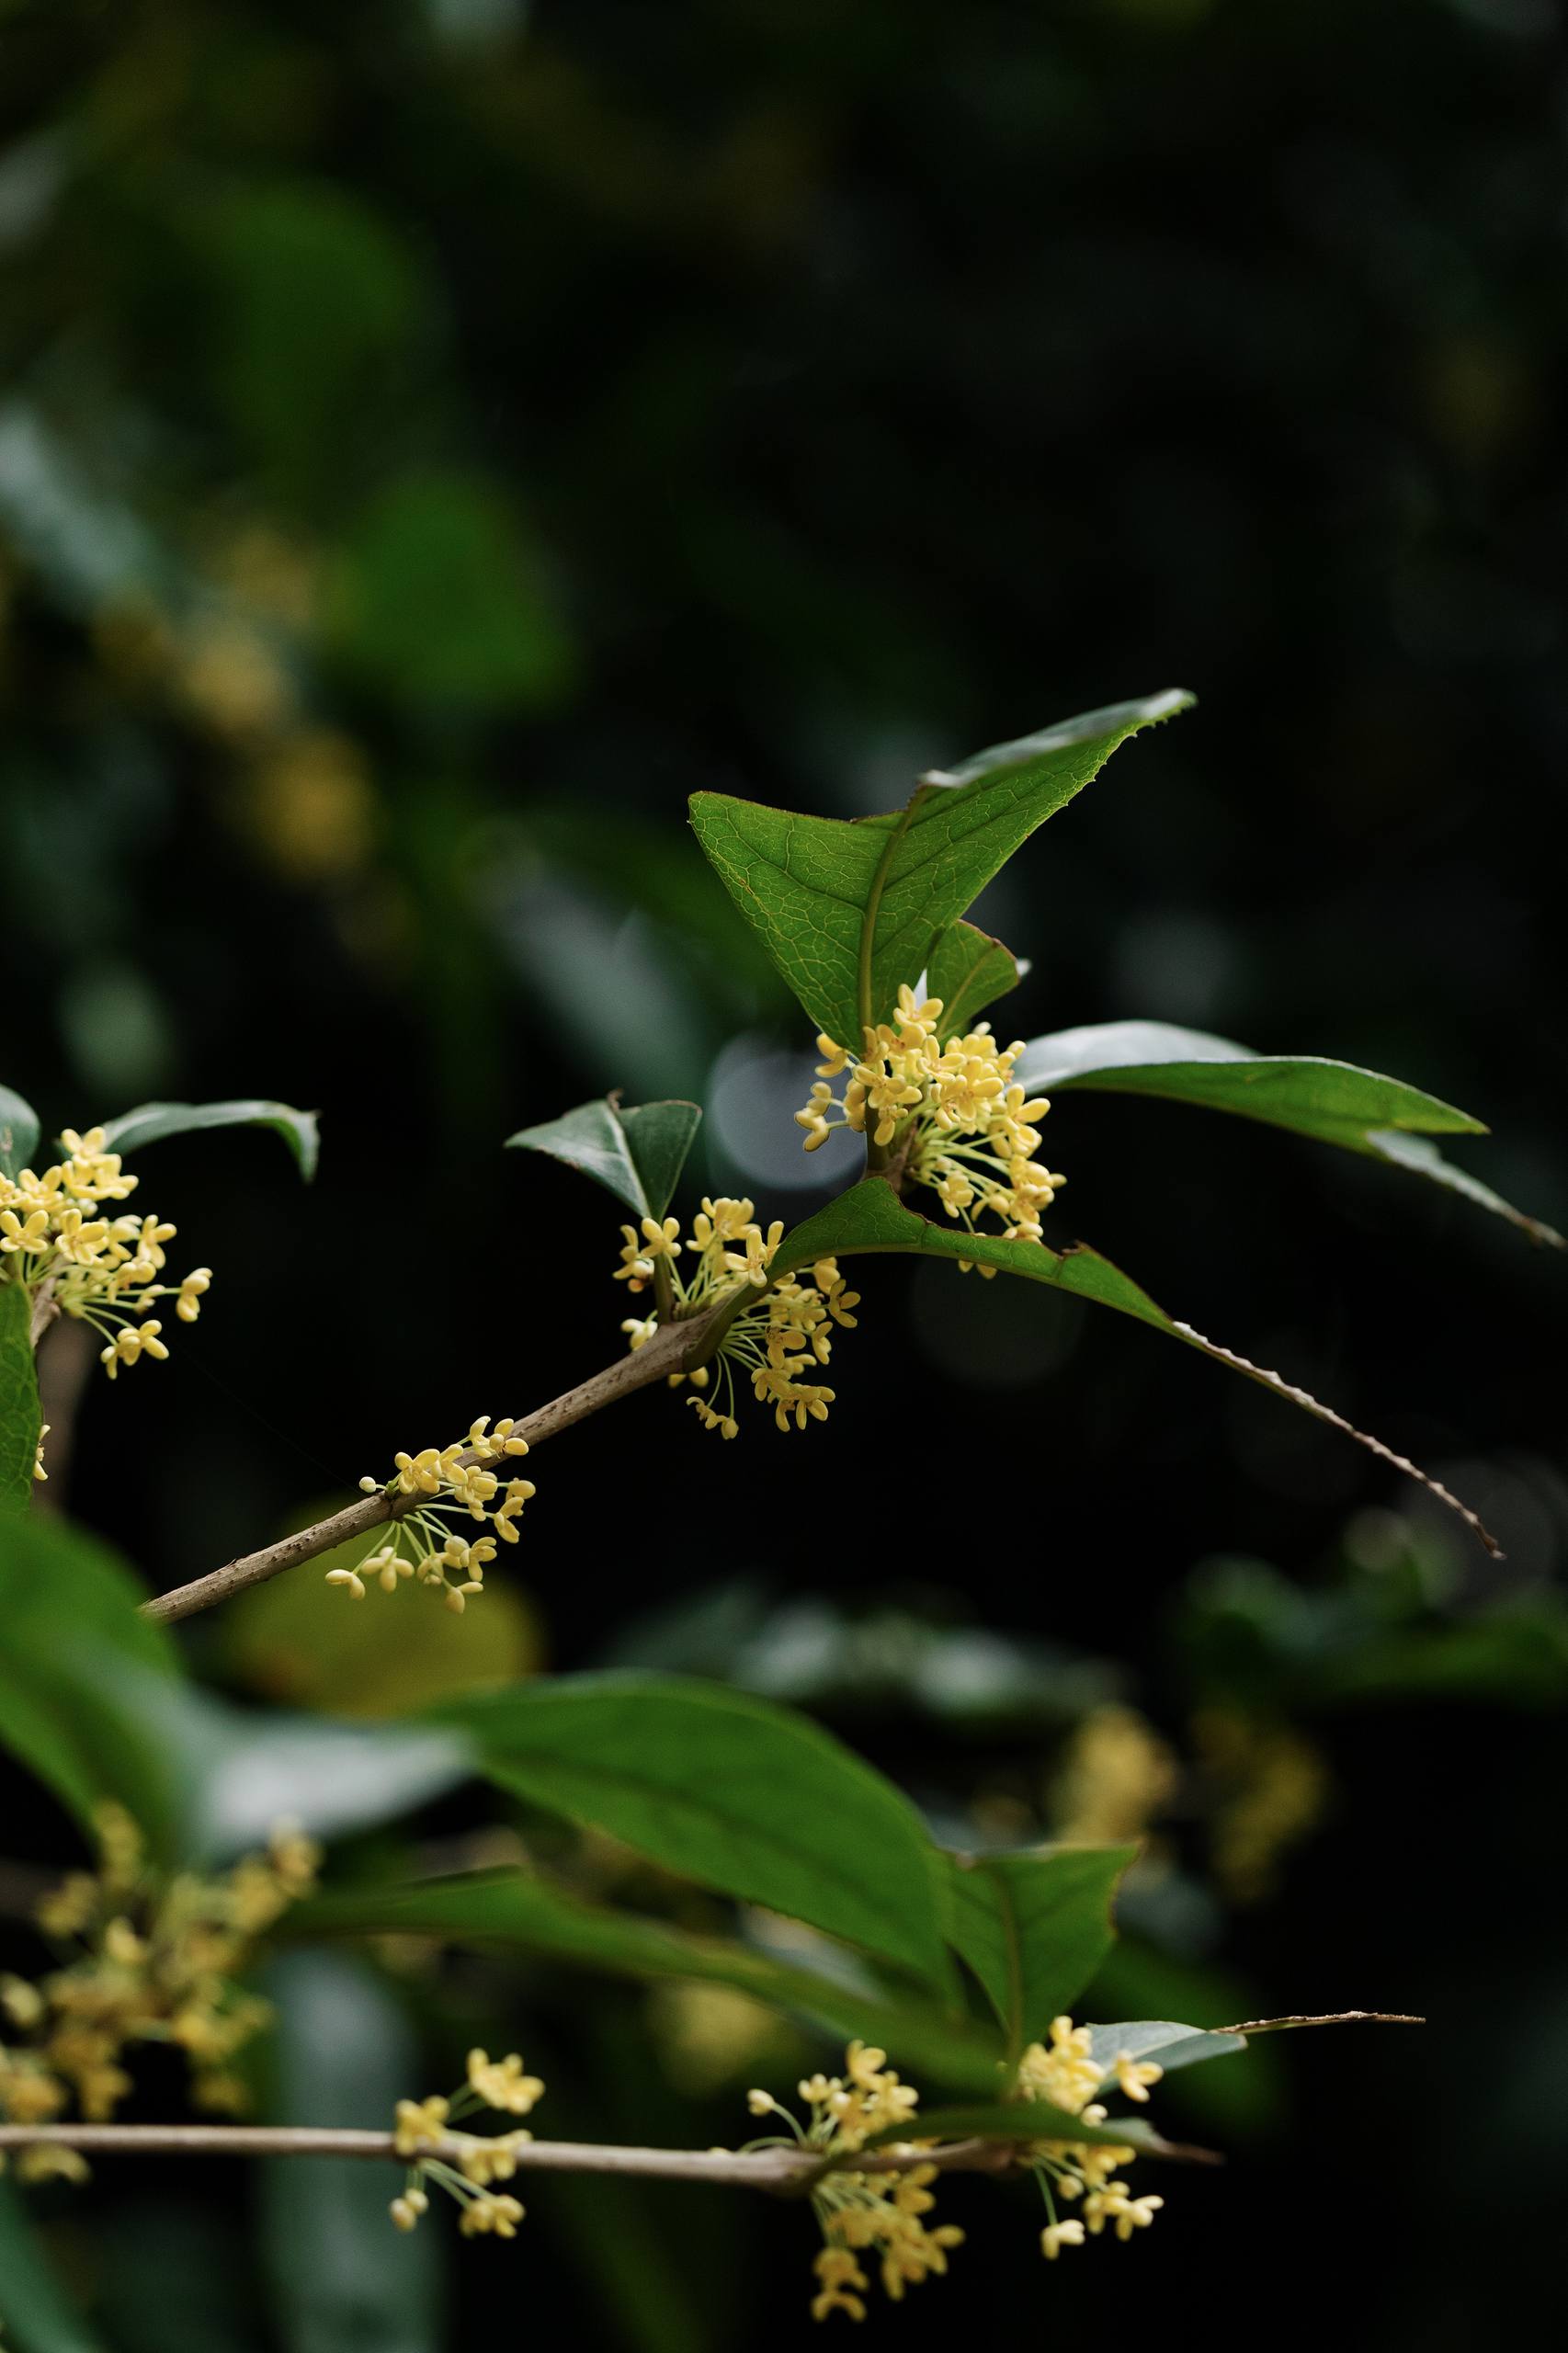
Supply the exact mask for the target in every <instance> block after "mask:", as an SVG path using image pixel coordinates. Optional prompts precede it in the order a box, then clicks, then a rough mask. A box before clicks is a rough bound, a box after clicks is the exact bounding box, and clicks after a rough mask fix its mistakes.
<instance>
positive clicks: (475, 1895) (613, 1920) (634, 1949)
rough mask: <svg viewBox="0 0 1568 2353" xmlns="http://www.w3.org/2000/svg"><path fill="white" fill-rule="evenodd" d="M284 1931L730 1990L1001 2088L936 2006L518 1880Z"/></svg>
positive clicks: (958, 2080) (974, 2084)
mask: <svg viewBox="0 0 1568 2353" xmlns="http://www.w3.org/2000/svg"><path fill="white" fill-rule="evenodd" d="M290 1927H295V1928H299V1929H301V1930H302V1931H303V1932H304V1933H305V1934H306V1935H309V1936H319V1935H347V1936H381V1935H387V1934H391V1935H396V1934H402V1933H407V1934H409V1935H413V1936H431V1937H440V1938H448V1939H452V1940H454V1941H462V1942H468V1943H472V1944H476V1945H481V1946H488V1945H506V1946H513V1947H517V1948H518V1949H522V1950H525V1951H528V1952H536V1953H540V1954H541V1955H543V1956H544V1957H545V1958H546V1959H549V1960H552V1961H568V1962H571V1963H573V1964H574V1966H577V1967H580V1968H584V1969H597V1970H604V1971H605V1972H608V1974H609V1975H611V1976H616V1977H630V1978H634V1979H636V1980H638V1981H639V1982H642V1983H655V1984H656V1983H658V1982H659V1981H661V1980H663V1979H683V1980H687V1981H689V1982H693V1983H697V1984H710V1985H729V1986H733V1987H734V1989H735V1990H736V1991H737V1992H738V1993H742V1994H749V1995H752V1997H753V1998H754V1999H755V2000H756V2001H758V2002H763V2003H766V2004H767V2005H768V2006H770V2007H771V2008H773V2009H777V2010H782V2011H785V2012H788V2013H789V2014H790V2016H791V2017H796V2018H805V2019H808V2020H810V2021H811V2022H812V2024H813V2025H816V2026H819V2027H823V2028H825V2029H827V2031H828V2032H829V2033H832V2034H839V2035H844V2036H846V2037H847V2036H850V2035H859V2036H860V2037H861V2038H862V2040H865V2041H868V2042H876V2043H880V2044H881V2046H882V2048H883V2049H884V2050H887V2051H891V2052H893V2053H894V2054H895V2056H896V2057H897V2059H898V2062H899V2063H900V2064H901V2065H902V2066H904V2067H907V2068H909V2069H911V2070H913V2071H915V2072H917V2073H923V2074H925V2075H929V2076H931V2077H932V2078H933V2079H934V2080H935V2081H937V2082H939V2083H947V2084H953V2085H962V2086H969V2087H970V2088H971V2089H974V2090H977V2091H979V2090H990V2089H993V2088H994V2086H995V2085H996V2083H997V2081H998V2079H999V2075H1000V2070H1001V2065H1002V2047H1001V2044H1000V2042H999V2041H997V2040H994V2038H993V2037H992V2036H991V2035H989V2034H988V2033H986V2032H985V2031H984V2030H983V2029H979V2028H976V2027H973V2026H971V2025H970V2024H968V2023H967V2022H966V2021H964V2020H963V2019H961V2018H954V2017H952V2016H951V2015H949V2013H948V2012H947V2011H946V2010H944V2009H942V2008H940V2007H939V2006H937V2005H935V2004H932V2003H925V2002H919V2001H916V2000H914V1999H910V1998H906V1997H903V1996H890V1995H887V1994H885V1993H883V1992H882V1991H881V1990H880V1989H879V1988H876V1987H873V1986H870V1985H866V1986H859V1985H857V1984H855V1983H854V1982H853V1977H852V1976H840V1975H835V1976H833V1977H829V1976H826V1975H819V1974H818V1972H816V1971H815V1970H812V1969H808V1968H806V1967H804V1966H801V1965H799V1964H796V1963H794V1962H790V1961H779V1960H777V1959H776V1958H775V1957H774V1956H773V1955H772V1954H771V1953H769V1952H764V1951H761V1950H759V1949H757V1948H756V1946H753V1945H745V1944H739V1943H736V1942H735V1941H734V1940H733V1938H725V1937H713V1936H704V1935H700V1934H698V1933H696V1932H694V1931H693V1930H691V1929H689V1928H679V1927H673V1926H671V1925H670V1924H669V1923H668V1922H666V1921H664V1920H650V1919H645V1918H640V1917H639V1916H638V1915H635V1914H633V1913H630V1912H617V1911H610V1910H608V1908H607V1907H606V1906H604V1905H602V1904H590V1903H587V1902H585V1900H584V1899H583V1898H582V1897H581V1896H576V1895H570V1894H567V1893H565V1892H564V1891H563V1890H562V1889H560V1888H555V1887H551V1886H548V1885H547V1884H546V1883H545V1882H544V1881H542V1880H538V1879H534V1878H531V1877H528V1875H526V1874H525V1873H523V1872H521V1871H515V1870H505V1871H473V1872H468V1873H465V1874H463V1875H462V1876H461V1877H457V1878H450V1879H432V1880H420V1881H415V1882H414V1883H412V1884H404V1885H402V1886H393V1887H383V1888H373V1887H372V1888H364V1887H360V1888H355V1889H353V1890H351V1891H349V1892H347V1893H344V1894H340V1895H328V1896H323V1897H320V1898H318V1899H317V1900H316V1901H315V1902H313V1903H312V1904H309V1905H304V1906H301V1909H300V1911H299V1912H298V1913H297V1914H291V1915H290Z"/></svg>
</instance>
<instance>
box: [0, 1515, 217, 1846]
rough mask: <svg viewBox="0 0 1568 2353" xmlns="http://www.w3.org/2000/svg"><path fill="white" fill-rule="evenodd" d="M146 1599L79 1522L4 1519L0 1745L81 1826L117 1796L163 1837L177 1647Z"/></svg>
mask: <svg viewBox="0 0 1568 2353" xmlns="http://www.w3.org/2000/svg"><path fill="white" fill-rule="evenodd" d="M144 1599H145V1593H144V1590H143V1588H142V1586H140V1585H139V1584H138V1582H137V1580H136V1579H135V1577H134V1576H132V1575H131V1572H130V1571H129V1570H128V1569H127V1568H125V1567H124V1566H123V1565H122V1564H121V1563H119V1561H118V1560H116V1559H115V1557H114V1555H113V1554H112V1553H111V1552H108V1551H107V1550H105V1548H104V1547H103V1546H101V1545H99V1544H97V1543H96V1542H95V1541H94V1540H92V1539H91V1538H90V1537H88V1536H85V1535H84V1534H83V1533H82V1532H81V1530H80V1529H74V1528H70V1527H68V1526H67V1525H66V1524H65V1523H64V1522H63V1521H61V1520H58V1519H51V1518H44V1517H42V1516H41V1515H40V1514H37V1513H33V1512H28V1513H26V1514H23V1515H22V1516H21V1517H19V1518H13V1519H7V1520H6V1521H4V1522H0V1743H3V1744H4V1745H5V1746H6V1748H8V1749H9V1750H10V1751H11V1753H12V1755H13V1756H16V1757H17V1759H18V1760H19V1762H20V1763H21V1764H22V1765H24V1766H25V1767H26V1768H27V1769H28V1771H29V1772H31V1773H34V1774H36V1775H37V1777H38V1779H40V1781H42V1782H44V1783H45V1784H46V1785H47V1786H48V1787H49V1788H50V1789H51V1790H53V1791H54V1793H55V1795H56V1796H57V1797H58V1798H60V1799H61V1800H62V1802H63V1803H64V1804H65V1805H67V1806H68V1807H69V1808H70V1809H71V1811H72V1812H73V1813H74V1814H75V1815H76V1816H77V1817H78V1819H79V1820H80V1821H82V1822H83V1823H84V1824H86V1823H89V1822H90V1821H91V1818H92V1814H93V1811H94V1809H95V1807H96V1806H97V1805H98V1804H99V1803H100V1802H101V1801H102V1800H103V1799H105V1798H108V1797H112V1798H118V1799H119V1801H120V1802H121V1803H122V1804H124V1805H126V1806H128V1807H129V1808H130V1810H131V1813H133V1814H134V1815H135V1816H136V1818H137V1819H138V1821H139V1822H141V1823H142V1825H143V1827H144V1828H145V1829H146V1830H147V1831H148V1832H149V1834H150V1835H151V1836H153V1839H154V1841H155V1842H156V1843H160V1844H162V1845H164V1846H165V1847H167V1846H169V1845H170V1844H172V1824H173V1821H174V1817H175V1813H176V1780H177V1772H176V1767H175V1765H174V1763H173V1761H172V1760H171V1759H170V1758H169V1756H167V1755H166V1753H165V1737H164V1734H163V1731H162V1727H161V1725H160V1723H159V1721H158V1715H159V1711H158V1695H159V1694H160V1693H162V1692H163V1691H165V1690H167V1689H168V1688H170V1685H171V1681H172V1677H173V1676H174V1673H175V1653H174V1648H173V1645H172V1643H171V1642H170V1640H169V1637H168V1635H167V1634H166V1633H165V1631H164V1630H163V1628H162V1627H160V1626H157V1625H154V1624H153V1622H152V1621H151V1620H148V1619H145V1618H142V1617H140V1616H139V1615H138V1614H137V1605H138V1604H139V1603H140V1602H141V1601H142V1600H144ZM132 1685H134V1686H136V1688H137V1689H138V1692H139V1695H140V1704H138V1703H137V1702H136V1701H133V1700H132V1699H131V1698H130V1697H129V1692H130V1689H131V1686H132Z"/></svg>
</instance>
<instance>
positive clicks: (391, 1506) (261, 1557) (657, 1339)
mask: <svg viewBox="0 0 1568 2353" xmlns="http://www.w3.org/2000/svg"><path fill="white" fill-rule="evenodd" d="M726 1312H727V1302H723V1303H722V1304H721V1305H720V1306H719V1307H718V1308H715V1309H711V1310H710V1312H709V1313H707V1314H706V1315H694V1316H691V1317H689V1318H687V1319H685V1320H683V1321H681V1322H678V1323H675V1324H661V1325H660V1326H659V1328H658V1330H657V1331H656V1332H654V1334H653V1336H652V1338H651V1339H649V1340H648V1341H647V1342H645V1344H644V1345H643V1346H642V1347H640V1348H637V1349H634V1350H632V1351H631V1352H629V1353H628V1354H627V1355H626V1356H624V1357H619V1358H617V1360H616V1362H615V1363H614V1364H610V1365H607V1366H606V1367H605V1369H604V1370H603V1371H602V1372H596V1373H595V1374H594V1376H593V1378H592V1379H591V1380H589V1381H582V1382H580V1383H579V1384H578V1386H577V1387H576V1388H575V1389H569V1390H567V1392H566V1393H565V1395H564V1396H562V1397H557V1398H555V1399H554V1400H553V1401H552V1402H551V1404H548V1405H541V1406H540V1408H539V1410H538V1412H537V1413H532V1414H529V1415H527V1416H526V1418H525V1419H524V1420H522V1421H520V1422H517V1424H516V1425H515V1426H514V1431H513V1435H514V1436H515V1437H517V1438H527V1440H528V1445H529V1447H530V1448H531V1447H536V1446H539V1445H541V1444H542V1443H543V1441H544V1440H545V1439H546V1438H553V1437H554V1436H555V1435H556V1433H557V1431H559V1430H565V1429H570V1428H571V1427H572V1425H573V1423H574V1422H581V1421H584V1420H585V1419H586V1418H587V1416H588V1415H590V1414H597V1412H598V1411H599V1410H600V1408H601V1407H602V1406H605V1405H611V1404H615V1402H616V1400H617V1399H618V1398H621V1397H629V1396H631V1393H632V1392H633V1391H634V1390H638V1389H646V1388H648V1387H649V1386H650V1384H651V1383H652V1382H653V1381H662V1380H665V1379H666V1378H667V1377H668V1375H669V1374H671V1373H672V1372H680V1371H682V1370H685V1369H686V1368H687V1367H688V1366H690V1365H692V1364H695V1363H697V1362H698V1361H699V1359H700V1357H701V1353H702V1350H703V1347H704V1345H705V1342H706V1339H707V1336H708V1331H709V1327H710V1324H712V1323H713V1322H714V1320H715V1319H716V1317H717V1316H719V1315H720V1314H722V1313H726ZM477 1460H478V1457H477V1456H475V1455H472V1454H465V1455H463V1456H462V1457H461V1461H463V1462H464V1463H469V1462H472V1461H477ZM427 1500H428V1498H427V1497H426V1496H424V1495H385V1494H382V1493H381V1492H380V1491H379V1490H378V1492H377V1493H376V1494H375V1495H365V1496H363V1497H362V1498H361V1499H360V1501H359V1502H358V1503H353V1504H348V1505H346V1506H345V1507H344V1509H343V1510H342V1511H335V1512H334V1513H333V1514H332V1516H331V1518H327V1519H321V1520H318V1521H317V1522H316V1524H315V1526H314V1527H313V1528H301V1529H299V1530H298V1531H297V1532H296V1533H295V1534H294V1535H292V1536H285V1537H283V1538H282V1539H281V1540H280V1541H279V1542H278V1543H276V1544H267V1545H264V1546H263V1547H262V1549H261V1551H260V1552H246V1553H244V1554H243V1555H242V1556H241V1558H240V1559H239V1560H237V1561H230V1562H228V1563H226V1564H225V1565H224V1566H223V1567H222V1568H221V1569H214V1570H213V1571H212V1573H211V1574H210V1575H209V1576H204V1577H198V1578H196V1579H195V1581H194V1582H193V1583H192V1584H190V1585H182V1586H176V1587H175V1589H174V1591H173V1592H172V1593H160V1594H158V1595H156V1596H155V1597H153V1600H151V1601H144V1602H143V1603H142V1616H143V1617H144V1618H156V1619H159V1620H162V1622H163V1623H164V1624H165V1625H171V1624H173V1623H174V1621H175V1620H176V1619H179V1618H192V1617H194V1616H195V1615H196V1613H197V1611H198V1610H199V1609H210V1608H212V1607H213V1606H214V1604H215V1603H217V1602H220V1601H227V1600H228V1599H229V1597H231V1595H233V1594H236V1593H243V1592H244V1589H245V1588H246V1586H253V1585H261V1584H262V1583H264V1582H265V1580H266V1579H267V1577H275V1576H277V1575H278V1574H279V1573H280V1572H281V1571H282V1570H284V1569H292V1568H297V1567H298V1566H299V1564H300V1563H301V1562H302V1561H313V1560H314V1559H315V1558H316V1557H317V1555H318V1554H319V1553H322V1552H331V1551H332V1548H333V1546H334V1545H335V1544H346V1543H347V1541H348V1540H349V1539H350V1537H354V1536H363V1535H365V1534H367V1533H368V1532H369V1529H372V1528H377V1527H379V1526H380V1525H381V1522H382V1521H384V1520H389V1519H398V1518H402V1516H403V1513H404V1512H405V1511H416V1510H418V1509H419V1507H420V1506H421V1505H422V1504H424V1503H426V1501H427Z"/></svg>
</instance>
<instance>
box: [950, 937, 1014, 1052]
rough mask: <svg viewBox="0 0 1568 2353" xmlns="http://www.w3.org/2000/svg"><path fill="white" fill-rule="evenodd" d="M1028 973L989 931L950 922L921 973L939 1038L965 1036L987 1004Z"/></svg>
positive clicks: (1010, 951)
mask: <svg viewBox="0 0 1568 2353" xmlns="http://www.w3.org/2000/svg"><path fill="white" fill-rule="evenodd" d="M1027 971H1028V966H1027V965H1026V964H1020V963H1019V961H1018V960H1017V957H1016V956H1015V955H1014V953H1013V951H1012V949H1010V948H1004V947H1003V945H1002V943H1001V941H1000V940H999V939H993V938H992V937H991V935H990V933H989V932H986V931H981V930H979V929H978V928H977V927H976V926H975V925H973V924H971V923H955V924H954V925H953V926H951V927H950V929H949V930H947V931H945V932H944V933H943V934H942V937H941V938H940V939H938V941H937V945H936V947H935V948H933V949H932V950H931V961H930V962H929V963H928V964H927V966H926V993H927V995H931V996H935V997H940V999H941V1001H942V1035H943V1037H944V1038H950V1037H954V1036H956V1035H958V1034H959V1033H960V1032H963V1033H965V1034H967V1033H968V1031H969V1030H971V1029H973V1027H974V1024H975V1022H976V1021H977V1019H978V1018H979V1017H980V1016H981V1014H983V1012H984V1010H985V1008H986V1006H988V1005H994V1003H995V1001H996V999H997V998H998V997H999V996H1006V994H1007V992H1008V990H1009V989H1016V988H1017V985H1018V983H1019V980H1020V979H1021V978H1022V976H1023V974H1024V973H1025V972H1027Z"/></svg>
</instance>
